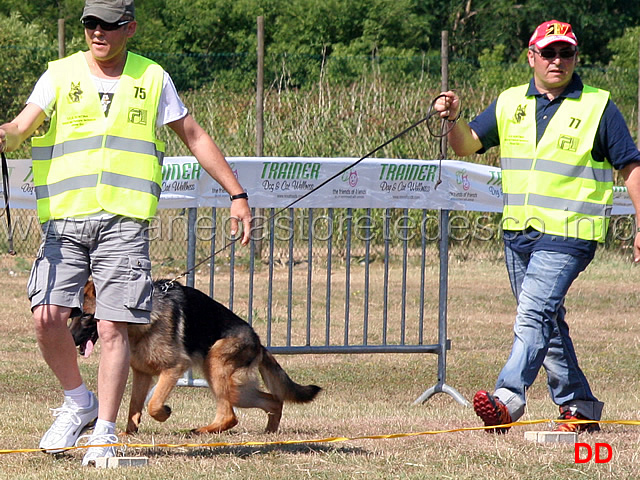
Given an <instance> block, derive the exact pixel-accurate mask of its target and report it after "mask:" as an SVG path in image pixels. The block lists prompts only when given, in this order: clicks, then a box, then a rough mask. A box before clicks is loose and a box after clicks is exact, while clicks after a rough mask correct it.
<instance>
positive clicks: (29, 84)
mask: <svg viewBox="0 0 640 480" xmlns="http://www.w3.org/2000/svg"><path fill="white" fill-rule="evenodd" d="M0 23H1V24H2V28H1V29H0V52H2V57H3V58H5V59H10V61H3V62H0V91H1V92H2V95H0V123H4V122H6V121H10V120H12V119H13V118H14V117H15V116H16V115H17V114H18V112H19V111H20V110H21V109H22V107H23V106H24V102H25V100H26V99H27V97H28V95H29V93H30V92H31V89H32V88H33V85H34V84H35V81H36V80H37V79H38V77H39V76H40V75H41V74H42V72H44V71H45V69H46V67H47V62H48V61H50V60H53V59H55V58H56V57H57V54H58V50H57V48H56V47H51V46H50V45H51V43H50V42H49V41H48V36H47V33H46V32H45V31H44V30H43V29H42V28H41V26H40V25H39V24H38V23H36V22H32V23H26V22H25V21H24V20H23V19H22V17H21V16H20V14H19V13H12V14H11V15H10V16H5V15H3V14H0Z"/></svg>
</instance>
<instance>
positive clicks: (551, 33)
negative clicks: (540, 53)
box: [529, 20, 578, 48]
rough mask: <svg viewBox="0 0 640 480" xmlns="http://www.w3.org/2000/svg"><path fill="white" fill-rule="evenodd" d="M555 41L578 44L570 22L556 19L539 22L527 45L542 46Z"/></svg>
mask: <svg viewBox="0 0 640 480" xmlns="http://www.w3.org/2000/svg"><path fill="white" fill-rule="evenodd" d="M555 42H567V43H570V44H571V45H575V46H578V39H577V38H576V36H575V34H574V33H573V30H572V29H571V25H570V24H568V23H564V22H559V21H558V20H549V21H548V22H544V23H541V24H540V25H538V28H536V30H535V32H533V35H531V38H530V39H529V46H532V45H535V46H536V47H538V48H544V47H546V46H547V45H550V44H552V43H555Z"/></svg>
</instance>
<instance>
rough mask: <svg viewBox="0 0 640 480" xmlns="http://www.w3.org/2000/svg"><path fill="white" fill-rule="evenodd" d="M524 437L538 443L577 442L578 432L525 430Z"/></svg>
mask: <svg viewBox="0 0 640 480" xmlns="http://www.w3.org/2000/svg"><path fill="white" fill-rule="evenodd" d="M524 439H525V440H529V441H530V442H537V443H576V442H577V441H578V434H577V433H576V432H541V431H533V432H524Z"/></svg>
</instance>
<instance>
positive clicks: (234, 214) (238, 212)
mask: <svg viewBox="0 0 640 480" xmlns="http://www.w3.org/2000/svg"><path fill="white" fill-rule="evenodd" d="M230 214H231V232H230V233H231V237H232V238H235V236H236V234H237V233H238V222H242V245H247V244H248V243H249V240H251V209H250V208H249V202H248V200H246V199H244V198H239V199H237V200H233V201H232V202H231V209H230Z"/></svg>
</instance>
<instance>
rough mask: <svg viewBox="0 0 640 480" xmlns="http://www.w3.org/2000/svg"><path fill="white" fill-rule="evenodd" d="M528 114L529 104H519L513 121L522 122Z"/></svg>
mask: <svg viewBox="0 0 640 480" xmlns="http://www.w3.org/2000/svg"><path fill="white" fill-rule="evenodd" d="M526 116H527V106H526V105H518V108H516V113H515V114H514V115H513V123H521V122H522V120H524V117H526Z"/></svg>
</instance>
